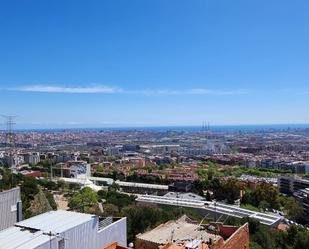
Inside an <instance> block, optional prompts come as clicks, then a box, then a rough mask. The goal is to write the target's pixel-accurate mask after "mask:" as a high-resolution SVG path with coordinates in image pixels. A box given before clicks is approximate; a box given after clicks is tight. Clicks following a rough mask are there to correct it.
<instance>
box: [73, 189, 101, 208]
mask: <svg viewBox="0 0 309 249" xmlns="http://www.w3.org/2000/svg"><path fill="white" fill-rule="evenodd" d="M97 203H98V199H97V193H96V192H95V191H94V190H92V189H91V188H89V187H85V188H83V189H82V190H80V191H79V192H77V193H75V194H74V195H73V196H72V197H71V198H70V200H69V207H70V209H72V210H75V211H79V212H87V210H89V208H91V207H93V206H94V205H95V204H97Z"/></svg>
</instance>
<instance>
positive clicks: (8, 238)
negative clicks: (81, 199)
mask: <svg viewBox="0 0 309 249" xmlns="http://www.w3.org/2000/svg"><path fill="white" fill-rule="evenodd" d="M94 217H95V216H93V215H89V214H82V213H76V212H69V211H63V210H58V211H50V212H47V213H44V214H41V215H38V216H35V217H32V218H30V219H27V220H24V221H21V222H18V223H16V224H15V225H14V226H13V227H10V228H7V229H5V230H3V231H1V232H0V249H13V248H14V249H27V248H35V247H36V246H39V245H42V244H44V243H46V242H47V241H49V240H50V239H52V238H54V236H49V235H48V234H49V233H50V232H51V233H52V234H58V233H62V232H64V231H67V230H69V229H71V228H73V227H75V226H78V225H80V224H83V223H85V222H87V221H90V220H92V219H93V218H94Z"/></svg>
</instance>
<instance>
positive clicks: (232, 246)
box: [210, 223, 249, 249]
mask: <svg viewBox="0 0 309 249" xmlns="http://www.w3.org/2000/svg"><path fill="white" fill-rule="evenodd" d="M210 249H249V225H248V223H246V224H245V225H243V226H241V227H240V228H238V229H237V230H236V232H235V233H234V234H233V235H232V236H230V237H229V238H228V239H227V240H223V239H221V240H219V241H218V242H217V243H216V244H214V245H211V246H210Z"/></svg>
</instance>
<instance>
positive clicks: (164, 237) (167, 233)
mask: <svg viewBox="0 0 309 249" xmlns="http://www.w3.org/2000/svg"><path fill="white" fill-rule="evenodd" d="M136 237H137V238H138V239H141V240H145V241H150V242H153V243H157V244H166V243H168V242H171V240H172V241H173V242H175V243H177V242H190V241H192V240H193V239H196V238H198V239H200V240H201V241H204V242H206V241H209V239H210V238H211V239H212V240H213V241H214V240H216V239H219V238H221V236H219V235H217V236H216V235H214V234H211V233H209V232H207V231H206V230H205V229H201V226H199V225H198V224H194V223H190V222H189V221H188V218H187V217H186V216H183V217H181V218H180V219H178V220H176V221H168V222H167V223H165V224H162V225H160V226H158V227H156V228H154V229H153V230H151V231H148V232H146V233H143V234H139V235H137V236H136Z"/></svg>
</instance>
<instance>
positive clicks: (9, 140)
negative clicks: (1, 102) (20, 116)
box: [1, 115, 16, 167]
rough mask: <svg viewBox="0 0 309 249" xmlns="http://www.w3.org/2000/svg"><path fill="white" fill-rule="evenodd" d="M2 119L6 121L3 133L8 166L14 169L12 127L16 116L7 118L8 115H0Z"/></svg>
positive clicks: (13, 136) (13, 135)
mask: <svg viewBox="0 0 309 249" xmlns="http://www.w3.org/2000/svg"><path fill="white" fill-rule="evenodd" d="M1 116H2V117H3V118H5V119H6V133H5V136H6V138H5V140H6V141H5V143H6V147H7V153H8V157H9V160H8V161H9V162H8V164H9V166H10V167H15V166H16V165H15V153H16V151H15V133H14V132H13V127H14V125H15V124H16V123H15V118H16V116H9V115H1Z"/></svg>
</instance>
